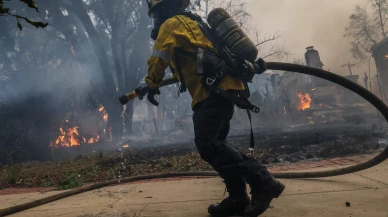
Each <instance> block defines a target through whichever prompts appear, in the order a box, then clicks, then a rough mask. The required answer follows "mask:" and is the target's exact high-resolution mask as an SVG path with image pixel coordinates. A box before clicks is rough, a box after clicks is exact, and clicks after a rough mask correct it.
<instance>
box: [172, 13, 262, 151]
mask: <svg viewBox="0 0 388 217" xmlns="http://www.w3.org/2000/svg"><path fill="white" fill-rule="evenodd" d="M177 15H184V16H187V17H189V18H191V19H193V20H194V21H196V22H197V23H198V25H199V27H200V28H201V30H202V31H203V32H204V34H205V35H206V36H207V38H208V39H209V41H210V42H211V43H212V44H213V46H214V47H215V48H216V50H217V51H218V53H215V52H212V51H210V50H206V49H204V48H198V50H197V53H196V54H195V53H191V52H186V51H184V50H182V49H176V50H175V51H176V52H175V54H176V55H175V65H176V70H177V73H178V75H179V78H180V81H181V85H180V88H179V89H180V92H181V93H183V92H185V91H186V90H187V89H186V84H185V80H184V76H183V72H182V68H181V63H180V58H179V53H181V54H184V55H186V56H189V57H191V58H194V59H196V60H197V75H198V76H202V78H201V82H202V84H203V86H204V87H205V88H206V89H207V90H208V91H209V93H210V94H216V95H219V96H221V97H224V98H226V99H227V100H229V101H231V102H233V103H234V104H236V106H237V107H239V108H240V109H245V110H246V111H247V114H248V119H249V122H250V127H251V129H250V130H251V135H250V148H249V151H250V155H252V156H253V151H254V137H253V128H252V116H251V113H250V112H254V113H259V112H260V108H259V107H257V106H255V105H253V104H252V103H251V102H250V101H249V100H248V98H249V97H250V90H249V86H248V83H252V80H253V77H254V76H255V75H256V74H261V73H263V72H264V71H265V70H266V68H265V62H264V61H263V60H262V59H259V60H258V61H257V63H252V62H250V61H248V60H246V59H244V58H242V57H240V56H237V55H235V54H233V53H232V52H231V51H230V50H229V49H228V47H227V46H226V45H225V43H224V42H223V40H221V39H220V38H219V37H217V35H216V34H215V33H214V30H213V29H212V28H211V27H210V26H209V25H208V24H206V23H205V22H203V20H202V18H201V17H199V16H198V15H195V14H192V13H190V12H187V11H184V12H179V13H176V14H174V16H177ZM259 64H260V66H259ZM173 72H174V71H173ZM227 75H229V76H232V77H234V78H237V79H239V80H241V81H242V83H243V84H244V87H245V90H244V91H235V92H233V94H232V93H230V92H227V91H223V90H220V89H219V88H217V86H218V84H219V83H220V82H221V81H222V79H223V78H224V77H225V76H227Z"/></svg>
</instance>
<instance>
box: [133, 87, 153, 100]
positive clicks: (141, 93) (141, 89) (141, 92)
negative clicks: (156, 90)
mask: <svg viewBox="0 0 388 217" xmlns="http://www.w3.org/2000/svg"><path fill="white" fill-rule="evenodd" d="M149 91H150V88H149V87H148V86H139V87H137V88H136V89H135V92H136V94H137V95H138V96H139V99H140V100H142V99H143V97H144V96H145V95H147V93H148V92H149Z"/></svg>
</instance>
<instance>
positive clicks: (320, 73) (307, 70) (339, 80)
mask: <svg viewBox="0 0 388 217" xmlns="http://www.w3.org/2000/svg"><path fill="white" fill-rule="evenodd" d="M267 69H269V70H278V71H288V72H296V73H301V74H306V75H312V76H315V77H319V78H323V79H325V80H328V81H331V82H333V83H336V84H338V85H341V86H342V87H345V88H347V89H349V90H351V91H353V92H355V93H357V94H358V95H359V96H361V97H362V98H364V99H365V100H367V101H369V102H370V103H371V104H372V105H373V106H374V107H376V108H377V109H378V110H379V111H380V112H381V114H382V115H383V116H384V117H385V120H386V121H387V122H388V107H387V105H386V104H385V103H384V102H383V101H382V100H380V99H379V98H378V97H377V96H375V95H374V94H373V93H371V92H369V91H368V90H367V89H365V88H363V87H362V86H360V85H358V84H356V83H354V82H352V81H350V80H348V79H346V78H344V77H341V76H339V75H336V74H334V73H331V72H328V71H325V70H322V69H317V68H312V67H308V66H302V65H297V64H289V63H278V62H268V63H267ZM387 158H388V147H387V148H385V149H384V151H383V152H381V153H380V154H379V155H377V156H376V157H374V158H373V159H370V160H368V161H366V162H363V163H360V164H357V165H353V166H349V167H345V168H339V169H333V170H328V171H319V172H280V173H272V175H273V176H274V177H275V178H287V179H291V178H293V179H298V178H321V177H329V176H339V175H345V174H349V173H354V172H359V171H361V170H365V169H369V168H371V167H373V166H376V165H377V164H380V163H381V162H383V161H385V160H386V159H387ZM183 176H202V177H206V176H207V177H216V176H218V173H217V172H184V173H163V174H153V175H143V176H135V177H128V178H123V179H121V180H120V183H128V182H133V181H137V180H147V179H155V178H169V177H183ZM114 184H118V181H117V180H112V181H106V182H101V183H96V184H92V185H89V186H84V187H81V188H78V189H74V190H70V191H66V192H62V193H59V194H57V195H52V196H49V197H46V198H43V199H39V200H36V201H32V202H28V203H24V204H21V205H16V206H12V207H9V208H5V209H1V210H0V216H5V215H10V214H13V213H17V212H21V211H24V210H26V209H30V208H33V207H37V206H40V205H43V204H46V203H50V202H53V201H56V200H59V199H62V198H65V197H70V196H73V195H76V194H80V193H83V192H86V191H91V190H95V189H98V188H103V187H106V186H109V185H114Z"/></svg>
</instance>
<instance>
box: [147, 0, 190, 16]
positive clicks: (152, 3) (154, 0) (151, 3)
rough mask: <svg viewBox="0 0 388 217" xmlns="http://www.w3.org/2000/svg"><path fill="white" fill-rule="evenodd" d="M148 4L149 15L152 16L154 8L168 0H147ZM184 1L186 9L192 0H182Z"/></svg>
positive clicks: (183, 5) (183, 4) (183, 6)
mask: <svg viewBox="0 0 388 217" xmlns="http://www.w3.org/2000/svg"><path fill="white" fill-rule="evenodd" d="M146 1H147V4H148V9H149V10H148V16H151V13H152V10H154V9H155V8H156V6H157V5H159V4H160V3H162V2H164V1H168V0H146ZM180 1H181V2H182V8H183V9H186V8H187V7H188V6H189V5H190V0H180Z"/></svg>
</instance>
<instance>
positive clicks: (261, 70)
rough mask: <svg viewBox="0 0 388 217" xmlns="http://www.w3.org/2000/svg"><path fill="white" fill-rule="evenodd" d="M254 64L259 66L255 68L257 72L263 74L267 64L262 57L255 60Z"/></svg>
mask: <svg viewBox="0 0 388 217" xmlns="http://www.w3.org/2000/svg"><path fill="white" fill-rule="evenodd" d="M256 65H257V66H259V68H258V69H257V72H256V73H257V74H259V75H260V74H263V73H264V72H265V71H267V66H266V64H265V61H264V60H263V59H262V58H259V59H258V60H257V61H256Z"/></svg>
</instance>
